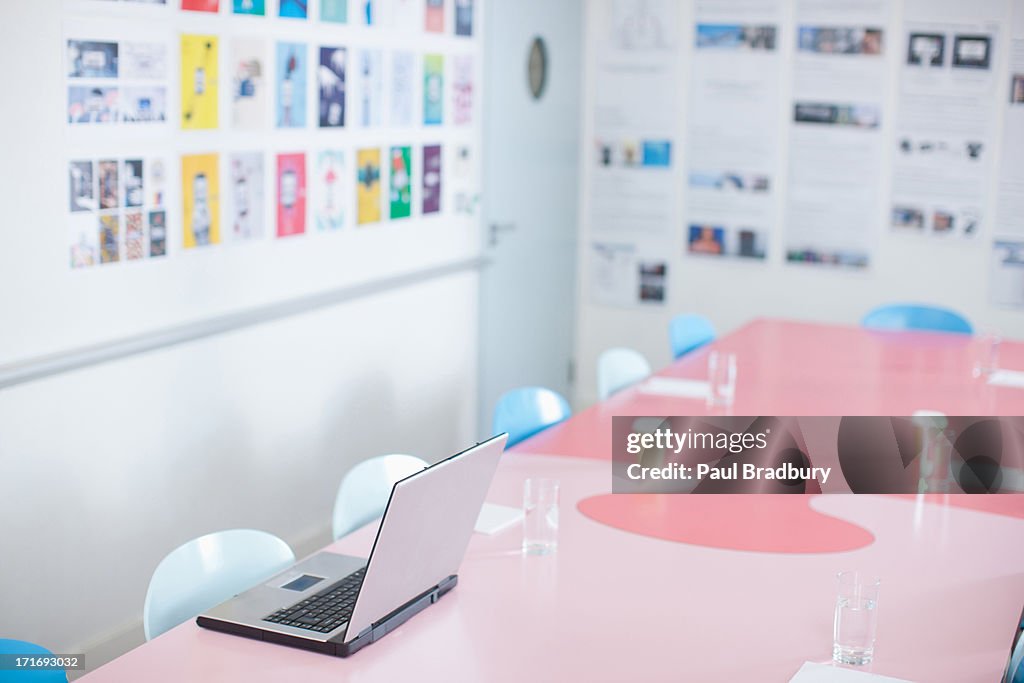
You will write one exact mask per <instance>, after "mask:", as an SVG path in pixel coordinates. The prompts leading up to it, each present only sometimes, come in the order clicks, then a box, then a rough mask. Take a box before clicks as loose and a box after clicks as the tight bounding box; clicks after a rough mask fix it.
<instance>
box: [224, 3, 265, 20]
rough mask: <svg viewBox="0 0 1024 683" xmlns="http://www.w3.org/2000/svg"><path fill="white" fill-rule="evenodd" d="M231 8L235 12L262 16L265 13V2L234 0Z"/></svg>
mask: <svg viewBox="0 0 1024 683" xmlns="http://www.w3.org/2000/svg"><path fill="white" fill-rule="evenodd" d="M231 9H232V11H233V12H234V13H235V14H248V15H251V16H254V17H262V16H264V15H266V13H267V4H266V0H234V3H233V4H232V8H231Z"/></svg>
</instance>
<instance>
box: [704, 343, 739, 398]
mask: <svg viewBox="0 0 1024 683" xmlns="http://www.w3.org/2000/svg"><path fill="white" fill-rule="evenodd" d="M735 400H736V354H734V353H724V352H720V351H712V352H711V353H709V354H708V394H707V406H708V408H731V407H732V404H733V401H735Z"/></svg>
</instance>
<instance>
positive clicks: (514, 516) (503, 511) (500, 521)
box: [473, 503, 523, 536]
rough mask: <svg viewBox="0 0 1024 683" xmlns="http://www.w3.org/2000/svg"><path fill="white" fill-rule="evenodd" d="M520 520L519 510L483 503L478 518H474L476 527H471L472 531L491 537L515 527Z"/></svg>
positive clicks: (521, 515) (520, 512)
mask: <svg viewBox="0 0 1024 683" xmlns="http://www.w3.org/2000/svg"><path fill="white" fill-rule="evenodd" d="M522 519H523V511H522V509H521V508H514V507H509V506H508V505H495V504H494V503H484V506H483V507H482V508H480V516H479V517H477V518H476V526H474V527H473V531H475V532H477V533H479V534H487V535H488V536H493V535H494V534H496V533H498V532H499V531H504V530H505V529H507V528H509V527H511V526H515V525H516V524H518V523H519V522H520V520H522Z"/></svg>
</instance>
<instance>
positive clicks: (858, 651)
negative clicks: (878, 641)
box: [832, 572, 880, 665]
mask: <svg viewBox="0 0 1024 683" xmlns="http://www.w3.org/2000/svg"><path fill="white" fill-rule="evenodd" d="M838 579H839V593H838V595H837V596H836V616H835V622H834V624H833V629H832V659H833V661H836V662H839V663H840V664H855V665H863V664H870V663H871V660H872V658H873V657H874V656H875V630H876V627H877V625H878V586H879V584H880V582H879V580H878V578H877V577H874V576H863V575H862V574H860V573H859V572H840V573H839V574H838Z"/></svg>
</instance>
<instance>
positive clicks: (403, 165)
mask: <svg viewBox="0 0 1024 683" xmlns="http://www.w3.org/2000/svg"><path fill="white" fill-rule="evenodd" d="M410 150H411V148H410V147H392V148H391V217H392V218H407V217H408V216H409V214H410V213H411V212H412V152H411V151H410Z"/></svg>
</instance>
